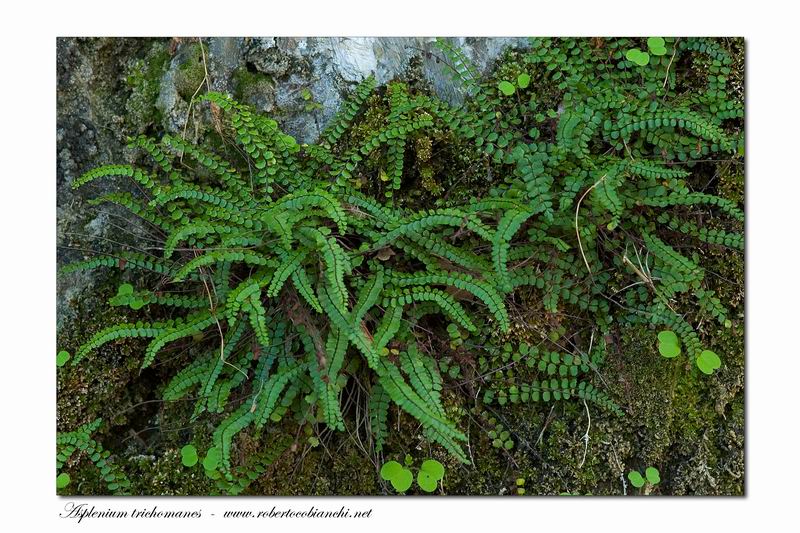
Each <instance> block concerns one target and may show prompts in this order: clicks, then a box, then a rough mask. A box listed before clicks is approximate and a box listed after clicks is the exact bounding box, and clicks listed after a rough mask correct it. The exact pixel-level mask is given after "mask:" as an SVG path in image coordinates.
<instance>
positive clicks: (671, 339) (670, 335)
mask: <svg viewBox="0 0 800 533" xmlns="http://www.w3.org/2000/svg"><path fill="white" fill-rule="evenodd" d="M658 342H665V343H669V344H678V336H677V335H675V333H674V332H672V331H670V330H668V329H666V330H664V331H661V332H659V333H658Z"/></svg>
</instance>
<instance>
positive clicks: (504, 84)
mask: <svg viewBox="0 0 800 533" xmlns="http://www.w3.org/2000/svg"><path fill="white" fill-rule="evenodd" d="M530 83H531V76H530V74H528V73H526V72H523V73H522V74H520V75H519V76H517V79H516V85H515V84H514V83H512V82H510V81H508V80H502V81H500V83H498V84H497V88H498V89H499V90H500V92H501V93H502V94H503V95H505V96H511V95H512V94H514V93H515V92H516V91H517V89H527V88H528V85H530Z"/></svg>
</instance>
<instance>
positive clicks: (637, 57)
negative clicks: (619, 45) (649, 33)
mask: <svg viewBox="0 0 800 533" xmlns="http://www.w3.org/2000/svg"><path fill="white" fill-rule="evenodd" d="M666 53H667V46H666V41H665V40H664V38H663V37H650V38H649V39H647V52H643V51H641V50H640V49H639V48H631V49H629V50H628V51H627V52H625V59H627V60H628V61H630V62H631V63H633V64H634V65H638V66H640V67H644V66H647V65H648V64H650V56H651V55H652V56H663V55H666Z"/></svg>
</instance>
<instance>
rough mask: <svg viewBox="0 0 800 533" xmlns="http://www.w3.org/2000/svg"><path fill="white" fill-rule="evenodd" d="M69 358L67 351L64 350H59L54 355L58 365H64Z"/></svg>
mask: <svg viewBox="0 0 800 533" xmlns="http://www.w3.org/2000/svg"><path fill="white" fill-rule="evenodd" d="M69 358H70V355H69V352H68V351H66V350H61V351H60V352H58V355H56V366H58V367H62V366H64V365H65V364H66V363H67V361H69Z"/></svg>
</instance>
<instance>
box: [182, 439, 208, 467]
mask: <svg viewBox="0 0 800 533" xmlns="http://www.w3.org/2000/svg"><path fill="white" fill-rule="evenodd" d="M181 462H182V463H183V466H194V465H196V464H197V448H195V447H194V446H192V445H191V444H187V445H186V446H184V447H183V448H181ZM204 464H205V462H204ZM209 470H213V468H211V469H209Z"/></svg>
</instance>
